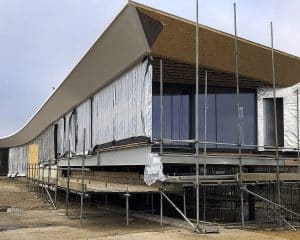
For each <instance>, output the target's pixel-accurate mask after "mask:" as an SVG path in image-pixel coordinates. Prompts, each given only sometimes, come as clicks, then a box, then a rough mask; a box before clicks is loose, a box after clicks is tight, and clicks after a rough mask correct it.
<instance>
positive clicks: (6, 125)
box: [0, 0, 300, 136]
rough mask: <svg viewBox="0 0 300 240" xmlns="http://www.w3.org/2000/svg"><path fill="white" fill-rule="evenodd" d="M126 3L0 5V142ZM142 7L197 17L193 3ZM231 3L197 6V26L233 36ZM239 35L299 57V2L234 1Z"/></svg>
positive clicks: (217, 0) (155, 0) (202, 0)
mask: <svg viewBox="0 0 300 240" xmlns="http://www.w3.org/2000/svg"><path fill="white" fill-rule="evenodd" d="M125 2H126V1H124V0H43V1H40V0H26V1H24V0H0V136H5V135H8V134H11V133H13V132H15V131H17V130H18V129H19V128H20V127H21V126H22V125H23V124H24V123H25V122H27V121H28V119H29V118H30V117H31V116H32V115H33V114H34V113H35V112H36V111H37V109H38V108H39V107H40V106H41V104H42V103H43V102H44V101H45V100H46V99H47V98H48V97H49V95H50V94H51V93H52V91H53V90H52V87H57V86H58V85H59V84H60V83H61V81H63V80H64V78H65V77H66V75H67V74H68V73H69V72H70V71H71V69H72V68H73V67H74V66H75V64H76V63H77V62H78V61H79V60H80V59H81V58H82V56H83V55H84V53H85V52H86V51H87V50H88V49H89V48H90V46H91V45H92V44H93V43H94V42H95V41H96V39H97V38H98V37H99V36H100V34H101V32H102V31H103V30H104V28H105V27H106V26H107V25H108V23H109V22H111V21H112V19H113V18H114V16H116V14H117V13H118V12H119V10H120V9H121V7H122V6H123V5H124V4H125ZM138 2H140V3H144V4H147V5H150V6H152V7H155V8H158V9H161V10H164V11H167V12H170V13H173V14H175V15H179V16H181V17H184V18H187V19H191V20H194V19H195V0H139V1H138ZM232 4H233V1H232V0H199V15H200V23H201V24H204V25H208V26H210V27H213V28H216V29H219V30H222V31H225V32H229V33H233V7H232ZM237 4H238V6H237V9H238V33H239V35H240V36H241V37H244V38H247V39H249V40H252V41H255V42H259V43H262V44H265V45H269V42H270V40H269V39H270V34H269V22H270V21H273V23H274V31H275V44H274V45H275V48H277V49H280V50H282V51H286V52H288V53H290V54H293V55H297V56H300V44H299V43H300V31H299V23H300V14H299V12H300V1H299V0H240V1H237Z"/></svg>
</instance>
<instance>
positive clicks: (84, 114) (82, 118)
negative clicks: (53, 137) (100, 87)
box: [76, 100, 91, 154]
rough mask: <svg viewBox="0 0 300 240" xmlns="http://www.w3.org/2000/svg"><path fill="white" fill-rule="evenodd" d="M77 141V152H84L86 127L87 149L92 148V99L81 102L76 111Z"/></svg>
mask: <svg viewBox="0 0 300 240" xmlns="http://www.w3.org/2000/svg"><path fill="white" fill-rule="evenodd" d="M76 114H77V115H76V120H77V122H76V124H77V126H76V127H77V141H76V153H77V154H82V153H83V143H84V129H85V151H88V150H91V100H88V101H85V102H84V103H82V104H80V105H79V106H78V108H77V111H76Z"/></svg>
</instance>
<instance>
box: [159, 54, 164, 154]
mask: <svg viewBox="0 0 300 240" xmlns="http://www.w3.org/2000/svg"><path fill="white" fill-rule="evenodd" d="M159 80H160V81H159V84H160V91H159V94H160V144H159V152H160V157H161V158H162V157H163V114H164V111H163V95H164V82H163V61H162V59H160V79H159Z"/></svg>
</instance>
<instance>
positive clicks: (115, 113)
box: [93, 61, 152, 146]
mask: <svg viewBox="0 0 300 240" xmlns="http://www.w3.org/2000/svg"><path fill="white" fill-rule="evenodd" d="M151 135H152V66H151V65H149V64H148V61H144V62H143V63H140V64H138V65H136V66H135V67H133V68H132V69H130V70H129V71H128V72H127V73H125V74H123V75H122V76H120V77H119V78H118V79H116V80H115V81H114V82H113V83H111V84H110V85H108V86H107V87H105V88H103V89H102V90H100V91H99V92H98V93H97V94H96V95H95V96H94V98H93V146H95V145H98V144H103V143H107V142H111V141H113V140H121V139H125V138H129V137H135V136H146V137H150V138H151Z"/></svg>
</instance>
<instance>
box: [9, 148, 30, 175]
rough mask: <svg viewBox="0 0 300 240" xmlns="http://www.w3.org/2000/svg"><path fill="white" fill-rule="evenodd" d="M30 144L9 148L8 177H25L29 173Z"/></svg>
mask: <svg viewBox="0 0 300 240" xmlns="http://www.w3.org/2000/svg"><path fill="white" fill-rule="evenodd" d="M27 162H28V146H23V147H15V148H10V149H9V157H8V177H15V176H19V177H24V176H26V174H27Z"/></svg>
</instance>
